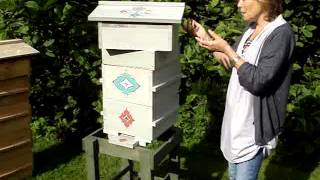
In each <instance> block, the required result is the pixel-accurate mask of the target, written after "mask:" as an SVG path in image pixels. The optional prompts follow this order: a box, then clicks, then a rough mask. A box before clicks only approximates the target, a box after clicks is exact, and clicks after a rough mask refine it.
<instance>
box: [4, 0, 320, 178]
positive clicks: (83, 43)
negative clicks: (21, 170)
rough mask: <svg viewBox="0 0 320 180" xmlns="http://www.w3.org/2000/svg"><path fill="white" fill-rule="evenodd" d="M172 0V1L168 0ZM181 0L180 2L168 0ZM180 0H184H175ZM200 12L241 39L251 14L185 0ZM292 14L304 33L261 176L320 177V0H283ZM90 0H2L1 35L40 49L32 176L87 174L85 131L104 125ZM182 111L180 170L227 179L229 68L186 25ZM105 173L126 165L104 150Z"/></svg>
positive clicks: (218, 1) (229, 1)
mask: <svg viewBox="0 0 320 180" xmlns="http://www.w3.org/2000/svg"><path fill="white" fill-rule="evenodd" d="M163 2H164V1H163ZM166 2H172V1H169V0H168V1H166ZM175 2H180V1H178V0H177V1H175ZM184 2H186V5H187V6H186V9H185V13H184V18H194V19H196V20H198V21H200V22H201V24H203V25H204V26H206V27H207V28H210V29H213V30H215V31H216V32H217V33H218V34H220V35H221V36H223V37H224V38H226V39H227V40H228V41H229V42H230V43H233V42H234V41H235V40H236V39H237V38H238V37H239V35H240V34H241V32H242V31H243V28H244V27H245V23H244V22H243V21H242V20H241V17H240V15H239V13H238V12H237V7H236V1H235V0H186V1H184ZM283 5H284V9H285V11H284V13H283V15H284V17H285V19H286V20H287V21H288V22H289V23H290V24H291V26H292V28H293V31H294V33H295V37H296V50H295V54H294V57H293V78H292V82H291V87H290V93H289V104H288V108H287V110H288V111H287V119H286V124H285V131H284V133H283V134H282V135H281V137H280V143H279V146H278V148H277V150H276V151H275V152H274V153H273V154H272V156H270V157H269V158H268V159H267V160H266V161H265V162H264V164H263V167H262V170H261V172H260V175H259V179H312V180H316V179H317V180H319V179H320V61H319V59H320V46H319V44H320V30H319V22H320V3H319V2H318V0H299V1H294V0H284V1H283ZM96 6H97V1H90V0H79V1H76V0H31V1H27V0H0V39H12V38H21V39H23V40H24V41H25V42H26V43H28V44H29V45H31V46H33V47H34V48H36V49H37V50H39V51H40V53H41V54H40V55H39V56H37V57H36V58H34V59H33V61H32V77H31V79H30V81H31V84H32V87H31V96H30V101H31V104H32V112H33V116H32V123H31V129H32V132H33V139H34V147H33V149H34V172H33V174H34V176H33V177H32V179H85V178H86V171H85V159H84V155H83V152H82V150H81V138H82V137H84V136H85V135H87V134H89V133H90V132H92V131H93V130H95V129H97V128H99V127H101V124H102V118H101V117H100V111H101V110H102V104H101V84H100V82H99V81H98V79H99V78H100V77H101V68H100V65H101V55H100V51H99V49H98V47H97V44H98V43H97V25H96V23H94V22H88V20H87V16H88V15H89V13H90V12H91V11H92V10H93V9H94V8H95V7H96ZM179 36H180V42H181V54H182V55H181V58H180V59H179V60H180V63H181V64H182V72H183V74H184V76H183V78H182V79H181V87H180V105H181V108H180V111H179V115H178V119H177V124H176V125H177V126H178V127H180V128H182V130H183V143H182V145H181V149H182V150H181V156H182V161H181V166H182V170H181V175H182V177H183V178H185V179H226V178H227V174H226V162H225V161H224V159H223V157H222V155H221V152H220V150H219V136H220V126H221V120H222V115H223V110H224V101H225V94H226V88H227V83H228V78H229V77H230V72H229V71H227V70H225V69H224V68H223V67H222V66H220V65H219V64H218V63H217V61H215V60H214V58H213V57H212V56H211V55H210V54H209V53H208V51H206V50H204V49H202V48H200V47H199V46H198V45H197V44H196V42H195V40H194V39H192V38H191V37H190V36H188V35H187V34H186V33H185V32H183V31H182V30H181V31H180V33H179ZM100 161H101V168H102V169H103V170H102V174H101V176H102V178H103V179H109V178H110V176H111V175H113V174H114V172H115V171H116V168H117V167H119V166H120V160H119V159H117V158H112V157H106V156H101V157H100Z"/></svg>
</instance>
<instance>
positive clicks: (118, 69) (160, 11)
mask: <svg viewBox="0 0 320 180" xmlns="http://www.w3.org/2000/svg"><path fill="white" fill-rule="evenodd" d="M183 11H184V3H167V2H166V3H163V2H131V1H130V2H126V1H110V2H108V1H99V5H98V7H97V8H96V9H95V10H94V11H93V12H92V13H91V14H90V15H89V18H88V19H89V20H90V21H98V31H99V37H98V38H99V48H100V49H101V51H102V62H103V63H102V80H101V82H102V87H103V112H102V115H103V119H104V132H105V133H107V134H108V137H109V140H114V139H117V138H115V137H123V136H120V134H124V135H125V136H126V137H128V136H130V137H131V141H132V142H131V144H130V143H129V144H128V143H126V142H121V140H119V138H118V142H119V143H120V145H125V146H128V147H132V146H133V144H135V143H136V142H139V144H140V145H145V144H146V143H150V142H151V141H152V140H153V139H155V138H157V137H158V136H160V135H161V134H162V133H163V132H164V131H166V130H167V129H168V128H170V127H171V126H172V125H173V124H174V123H175V119H176V115H177V111H178V108H179V95H178V88H179V85H180V64H179V61H178V58H179V43H178V27H179V26H178V24H179V23H180V22H181V18H182V15H183ZM124 141H125V140H124ZM113 142H114V143H117V140H114V141H113Z"/></svg>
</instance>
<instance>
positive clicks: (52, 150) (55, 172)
mask: <svg viewBox="0 0 320 180" xmlns="http://www.w3.org/2000/svg"><path fill="white" fill-rule="evenodd" d="M33 151H34V172H33V177H32V178H29V179H34V180H47V179H48V180H49V179H50V180H51V179H54V180H82V179H83V180H85V179H86V175H87V174H86V165H85V156H84V152H83V151H82V150H81V143H80V142H73V143H68V144H63V143H61V142H59V141H57V140H55V139H54V138H36V139H34V146H33ZM180 154H181V171H180V177H181V179H192V180H193V179H194V180H206V179H219V180H227V179H228V178H227V177H228V175H227V169H226V167H227V164H226V161H225V160H224V158H223V157H222V155H221V152H220V150H219V147H218V146H217V145H216V143H208V142H207V143H202V144H199V145H198V146H196V147H194V148H193V150H189V149H187V148H184V147H181V151H180ZM302 158H303V157H302ZM276 159H279V158H278V157H277V155H276V154H274V155H272V156H271V157H269V158H268V159H266V160H265V161H264V163H263V165H262V168H261V171H260V174H259V180H278V179H280V180H291V179H292V180H320V164H319V163H313V165H311V166H310V165H308V166H304V164H301V163H302V162H300V161H298V160H295V159H289V160H283V161H278V160H276ZM298 159H299V158H298ZM317 159H318V157H317ZM317 162H319V159H318V160H317ZM99 163H100V176H101V179H102V180H109V179H111V177H112V176H113V175H115V173H116V172H117V169H118V168H119V167H120V165H121V160H120V159H118V158H114V157H109V156H105V155H100V157H99ZM303 163H306V162H303Z"/></svg>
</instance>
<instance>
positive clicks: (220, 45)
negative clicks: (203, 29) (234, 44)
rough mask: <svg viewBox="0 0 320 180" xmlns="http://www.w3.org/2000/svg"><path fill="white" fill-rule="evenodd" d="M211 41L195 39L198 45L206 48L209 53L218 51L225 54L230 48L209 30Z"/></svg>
mask: <svg viewBox="0 0 320 180" xmlns="http://www.w3.org/2000/svg"><path fill="white" fill-rule="evenodd" d="M208 32H209V34H210V36H211V37H212V39H209V40H208V39H201V38H199V37H196V40H197V41H198V43H199V45H200V46H201V47H203V48H206V49H208V50H210V51H219V52H226V50H227V49H228V48H229V47H230V45H229V44H228V43H227V41H225V40H224V39H222V38H221V37H220V36H219V35H218V34H216V33H215V32H213V31H211V30H209V31H208Z"/></svg>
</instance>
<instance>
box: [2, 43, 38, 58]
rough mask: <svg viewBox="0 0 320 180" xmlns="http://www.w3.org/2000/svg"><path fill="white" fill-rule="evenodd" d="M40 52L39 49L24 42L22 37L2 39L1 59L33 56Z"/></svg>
mask: <svg viewBox="0 0 320 180" xmlns="http://www.w3.org/2000/svg"><path fill="white" fill-rule="evenodd" d="M38 53H39V51H37V50H36V49H34V48H32V47H31V46H29V45H28V44H26V43H24V42H23V41H22V40H21V39H13V40H5V41H0V60H2V59H7V58H16V57H21V56H31V55H35V54H38Z"/></svg>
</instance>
